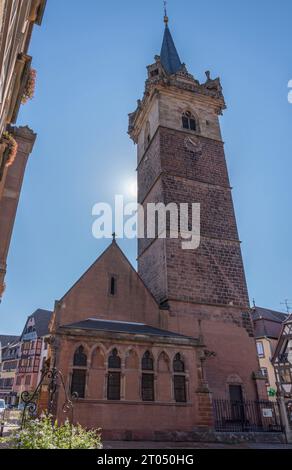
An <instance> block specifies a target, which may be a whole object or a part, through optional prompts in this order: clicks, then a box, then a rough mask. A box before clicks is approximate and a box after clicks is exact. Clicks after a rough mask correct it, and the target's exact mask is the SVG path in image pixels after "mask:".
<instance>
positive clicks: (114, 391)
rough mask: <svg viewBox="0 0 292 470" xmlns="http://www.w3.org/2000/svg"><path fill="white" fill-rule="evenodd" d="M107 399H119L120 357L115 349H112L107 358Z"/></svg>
mask: <svg viewBox="0 0 292 470" xmlns="http://www.w3.org/2000/svg"><path fill="white" fill-rule="evenodd" d="M108 369H109V371H108V380H107V399H108V400H120V399H121V358H120V357H119V355H118V351H117V349H116V348H115V349H113V350H112V352H111V355H110V356H109V358H108Z"/></svg>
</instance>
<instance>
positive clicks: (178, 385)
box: [173, 353, 187, 403]
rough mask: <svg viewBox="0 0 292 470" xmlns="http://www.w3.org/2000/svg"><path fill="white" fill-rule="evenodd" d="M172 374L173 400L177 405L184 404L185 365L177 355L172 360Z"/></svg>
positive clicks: (185, 399)
mask: <svg viewBox="0 0 292 470" xmlns="http://www.w3.org/2000/svg"><path fill="white" fill-rule="evenodd" d="M173 372H174V375H173V387H174V399H175V401H176V402H177V403H185V402H186V401H187V394H186V376H185V364H184V361H183V360H182V358H181V355H180V354H179V353H178V354H176V355H175V357H174V360H173Z"/></svg>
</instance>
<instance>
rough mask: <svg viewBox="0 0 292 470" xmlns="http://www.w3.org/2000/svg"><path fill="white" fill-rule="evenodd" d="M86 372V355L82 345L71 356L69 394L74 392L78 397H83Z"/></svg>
mask: <svg viewBox="0 0 292 470" xmlns="http://www.w3.org/2000/svg"><path fill="white" fill-rule="evenodd" d="M86 373H87V356H86V354H85V353H84V348H83V346H79V348H78V349H76V351H75V353H74V357H73V372H72V379H71V395H73V394H76V395H77V397H78V398H84V397H85V385H86Z"/></svg>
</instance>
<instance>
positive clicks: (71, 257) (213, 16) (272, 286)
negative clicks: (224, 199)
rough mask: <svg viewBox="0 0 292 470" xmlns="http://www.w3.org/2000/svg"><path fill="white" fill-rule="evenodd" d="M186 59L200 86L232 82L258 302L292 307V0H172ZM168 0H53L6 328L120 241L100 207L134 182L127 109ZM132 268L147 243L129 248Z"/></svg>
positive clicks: (239, 184) (236, 153)
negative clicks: (98, 229) (99, 233)
mask: <svg viewBox="0 0 292 470" xmlns="http://www.w3.org/2000/svg"><path fill="white" fill-rule="evenodd" d="M168 3H169V7H168V10H169V16H170V28H171V32H172V34H173V37H174V40H175V43H176V46H177V49H178V51H179V54H180V56H181V59H182V60H183V61H184V62H185V63H186V64H187V67H188V69H189V71H190V72H191V73H193V74H194V75H195V76H196V78H198V79H199V80H203V79H204V77H205V76H204V72H205V70H211V72H212V76H218V75H219V76H220V77H221V80H222V85H223V88H224V93H225V98H226V102H227V105H228V109H227V111H225V114H224V116H223V117H222V118H221V124H222V132H223V138H224V140H225V142H226V147H225V150H226V157H227V162H228V167H229V172H230V179H231V184H232V186H233V187H234V191H233V197H234V203H235V209H236V215H237V222H238V227H239V233H240V238H241V240H242V241H243V244H242V250H243V257H244V262H245V269H246V276H247V281H248V287H249V293H250V298H251V299H252V298H253V297H254V298H255V299H256V303H257V304H258V305H261V306H266V307H271V308H274V309H281V308H282V306H281V304H280V303H281V302H283V301H284V299H285V298H289V299H292V292H291V286H292V269H291V259H292V257H291V250H292V248H291V233H292V217H291V189H290V188H291V172H292V159H291V156H292V139H291V123H292V105H291V104H289V103H288V100H287V94H288V88H287V84H288V81H289V80H290V79H292V60H291V35H292V34H291V18H292V3H291V1H290V0H281V2H276V1H274V0H273V1H272V0H257V1H254V0H245V1H244V2H235V1H234V0H221V1H220V2H218V0H209V1H208V2H197V1H194V0H169V2H168ZM162 4H163V2H162V0H161V1H160V0H147V1H146V0H145V1H139V2H138V1H137V0H136V1H134V0H124V1H123V2H120V1H117V0H112V1H111V2H104V1H100V0H84V1H83V2H82V6H81V3H80V1H79V0H48V4H47V9H46V12H45V16H44V21H43V24H42V26H41V28H38V27H36V28H35V30H34V34H33V39H32V43H31V49H30V53H31V54H32V56H33V65H34V67H35V68H36V69H37V71H38V80H37V89H36V94H35V98H34V100H33V101H32V102H30V103H28V104H27V105H25V106H23V107H22V110H21V113H20V115H19V119H18V124H19V125H26V124H29V126H30V127H32V128H33V129H34V130H35V131H36V132H37V133H38V139H37V142H36V145H35V148H34V151H33V154H32V156H31V157H30V161H29V164H28V168H27V172H26V174H25V180H24V184H23V190H22V194H21V200H20V204H19V208H18V213H17V220H16V223H15V228H14V233H13V239H12V242H11V248H10V254H9V259H8V274H7V277H6V283H7V290H6V293H5V296H4V299H3V302H2V304H1V305H0V314H1V317H0V318H1V333H7V334H9V333H10V334H18V333H20V331H21V330H22V327H23V324H24V321H25V319H26V317H27V315H29V314H31V313H32V312H33V311H34V310H35V309H37V308H47V309H53V306H54V301H55V300H56V299H58V298H60V297H61V296H62V295H63V294H64V293H65V292H66V290H67V289H68V288H69V287H70V286H71V285H72V283H73V282H74V281H76V279H77V278H78V277H79V276H80V275H81V274H82V273H83V271H84V270H85V269H86V268H87V267H88V266H89V265H90V264H91V263H92V262H93V261H94V260H95V258H96V257H97V256H98V255H99V254H100V253H101V252H102V251H103V250H104V248H105V247H106V246H107V245H108V241H100V240H95V239H94V238H93V237H92V234H91V226H92V222H93V217H92V215H91V211H92V206H93V205H94V204H95V203H96V202H99V201H108V202H112V200H113V196H114V194H116V193H118V194H122V193H124V194H125V196H126V198H129V197H130V195H129V191H128V189H127V188H128V187H129V185H130V184H131V182H132V181H133V180H134V178H135V168H136V150H135V147H134V145H133V143H132V142H131V141H130V139H129V137H128V136H127V124H128V122H127V114H128V113H129V112H131V111H133V110H134V108H135V106H136V100H137V99H138V98H140V97H141V96H142V92H143V88H144V81H145V78H146V65H147V64H150V63H152V62H153V57H154V55H155V54H157V53H159V52H160V47H161V42H162V35H163V27H164V26H163V21H162V17H163V7H162ZM120 245H121V247H122V248H123V249H124V250H125V252H126V254H127V256H128V257H129V259H130V260H131V262H132V263H133V264H135V259H136V241H135V240H133V241H121V242H120Z"/></svg>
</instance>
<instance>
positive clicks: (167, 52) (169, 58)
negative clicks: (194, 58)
mask: <svg viewBox="0 0 292 470" xmlns="http://www.w3.org/2000/svg"><path fill="white" fill-rule="evenodd" d="M164 23H165V30H164V37H163V43H162V48H161V53H160V61H161V64H162V66H163V68H164V70H165V71H166V72H167V73H168V74H169V75H172V74H174V73H177V72H178V71H179V70H180V69H181V67H182V63H181V61H180V58H179V55H178V52H177V50H176V47H175V45H174V42H173V39H172V36H171V33H170V31H169V27H168V16H167V10H166V1H164Z"/></svg>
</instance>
